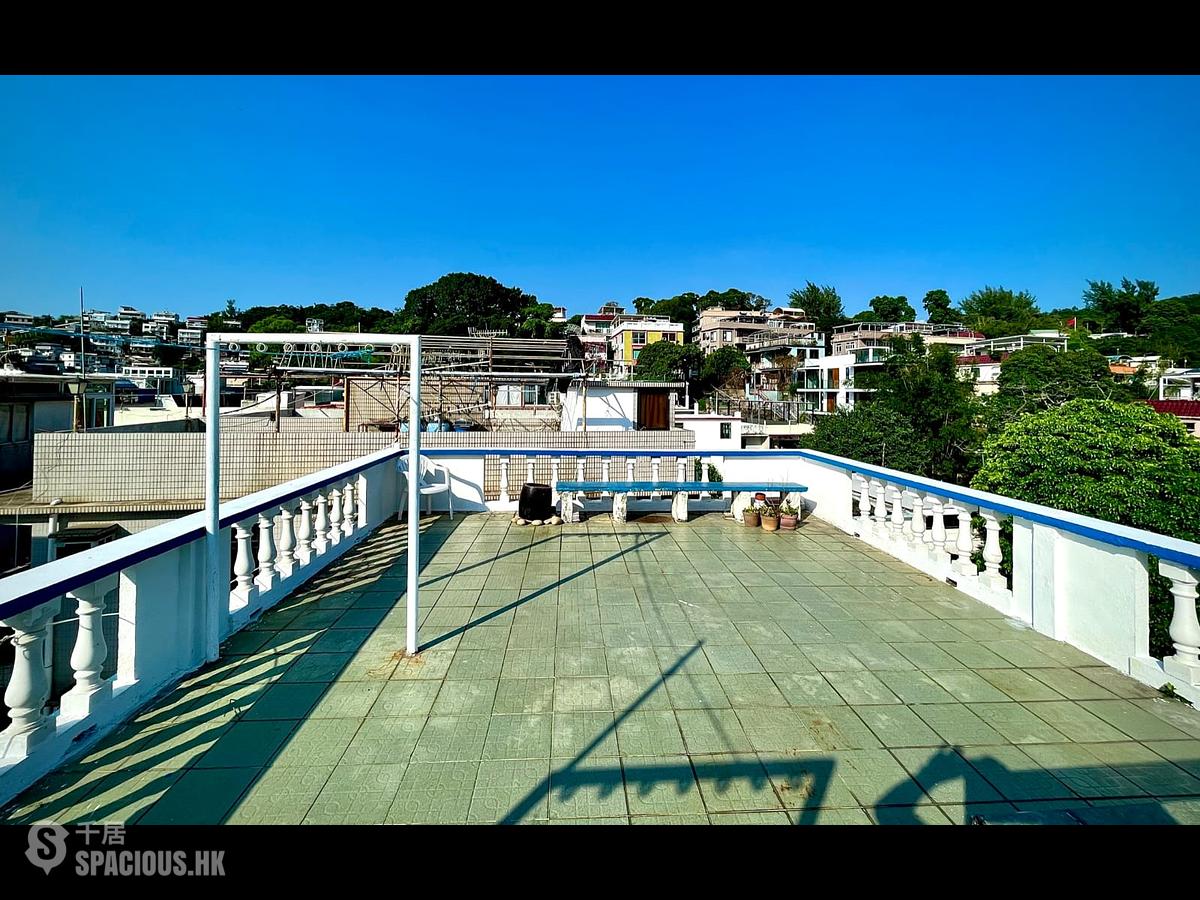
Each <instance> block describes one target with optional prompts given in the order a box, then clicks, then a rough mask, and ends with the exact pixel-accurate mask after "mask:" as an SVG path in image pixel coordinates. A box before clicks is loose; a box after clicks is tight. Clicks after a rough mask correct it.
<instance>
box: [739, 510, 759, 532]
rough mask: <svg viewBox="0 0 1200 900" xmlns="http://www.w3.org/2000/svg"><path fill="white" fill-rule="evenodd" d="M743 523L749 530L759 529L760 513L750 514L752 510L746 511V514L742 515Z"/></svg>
mask: <svg viewBox="0 0 1200 900" xmlns="http://www.w3.org/2000/svg"><path fill="white" fill-rule="evenodd" d="M742 522H744V523H745V525H746V527H747V528H757V527H758V513H756V512H750V510H746V511H745V512H744V513H742Z"/></svg>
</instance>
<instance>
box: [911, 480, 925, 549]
mask: <svg viewBox="0 0 1200 900" xmlns="http://www.w3.org/2000/svg"><path fill="white" fill-rule="evenodd" d="M912 498H913V501H912V518H911V519H909V520H908V534H909V538H910V541H911V543H912V546H913V548H914V549H918V548H920V547H921V545H922V544H924V542H925V498H924V497H922V496H921V495H920V494H918V493H916V492H914V493H913V495H912Z"/></svg>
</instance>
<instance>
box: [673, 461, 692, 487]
mask: <svg viewBox="0 0 1200 900" xmlns="http://www.w3.org/2000/svg"><path fill="white" fill-rule="evenodd" d="M686 464H687V460H686V459H684V457H682V456H681V457H679V458H678V459H677V460H675V480H676V481H691V479H690V478H684V477H683V476H684V472H685V467H686Z"/></svg>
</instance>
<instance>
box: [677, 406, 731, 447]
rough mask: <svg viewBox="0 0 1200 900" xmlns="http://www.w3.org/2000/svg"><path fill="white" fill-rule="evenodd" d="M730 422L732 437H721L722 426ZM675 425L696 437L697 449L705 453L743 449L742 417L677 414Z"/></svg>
mask: <svg viewBox="0 0 1200 900" xmlns="http://www.w3.org/2000/svg"><path fill="white" fill-rule="evenodd" d="M723 422H728V423H729V425H730V429H729V431H730V437H728V438H722V437H721V424H722V423H723ZM675 423H676V424H677V425H682V426H683V427H684V428H686V429H687V430H688V431H691V432H694V433H695V435H696V449H697V450H701V451H703V452H705V453H716V452H720V451H724V450H741V449H742V417H741V416H718V415H711V414H709V413H692V412H677V413H675Z"/></svg>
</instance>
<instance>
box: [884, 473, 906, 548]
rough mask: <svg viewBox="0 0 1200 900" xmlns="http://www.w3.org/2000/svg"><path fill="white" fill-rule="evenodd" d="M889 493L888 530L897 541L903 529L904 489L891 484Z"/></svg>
mask: <svg viewBox="0 0 1200 900" xmlns="http://www.w3.org/2000/svg"><path fill="white" fill-rule="evenodd" d="M890 493H891V495H892V518H891V521H890V522H889V523H888V530H889V531H890V532H891V534H892V540H895V541H899V540H900V539H901V537H902V535H903V531H904V490H903V489H902V488H899V487H895V486H893V487H892V488H891V491H890Z"/></svg>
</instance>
